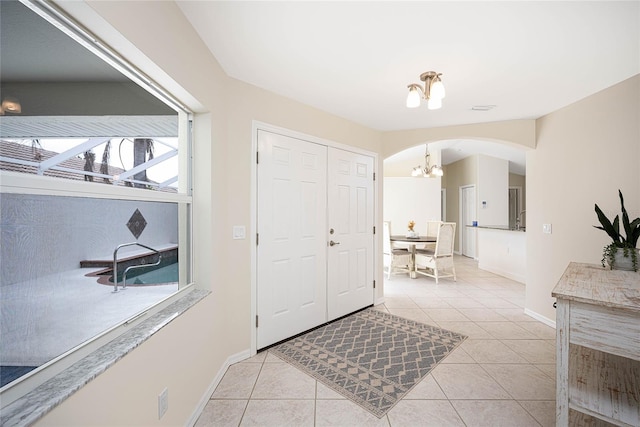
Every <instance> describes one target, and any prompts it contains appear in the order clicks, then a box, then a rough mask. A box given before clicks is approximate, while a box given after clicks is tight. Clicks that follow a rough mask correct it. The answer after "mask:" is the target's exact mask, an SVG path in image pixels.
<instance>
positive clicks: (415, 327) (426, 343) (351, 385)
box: [269, 308, 467, 418]
mask: <svg viewBox="0 0 640 427" xmlns="http://www.w3.org/2000/svg"><path fill="white" fill-rule="evenodd" d="M466 338H467V337H466V336H465V335H462V334H459V333H456V332H451V331H447V330H445V329H441V328H438V327H436V326H431V325H426V324H424V323H420V322H416V321H413V320H409V319H405V318H403V317H399V316H394V315H392V314H388V313H383V312H381V311H378V310H375V309H373V308H368V309H365V310H362V311H359V312H357V313H354V314H352V315H349V316H347V317H344V318H342V319H339V320H336V321H334V322H332V323H329V324H327V325H325V326H322V327H320V328H317V329H314V330H312V331H310V332H308V333H306V334H303V335H300V336H298V337H295V338H293V339H291V340H289V341H286V342H284V343H282V344H279V345H277V346H274V347H272V348H270V349H269V352H270V353H273V354H274V355H276V356H278V357H279V358H281V359H283V360H284V361H286V362H288V363H290V364H291V365H293V366H295V367H297V368H298V369H300V370H302V371H303V372H305V373H306V374H308V375H311V376H312V377H314V378H315V379H317V380H318V381H320V382H322V383H323V384H324V385H326V386H327V387H329V388H331V389H332V390H334V391H336V392H338V393H340V394H342V395H343V396H345V397H346V398H348V399H350V400H351V401H353V402H355V403H357V404H358V405H360V406H361V407H363V408H364V409H366V410H368V411H369V412H371V413H372V414H374V415H376V416H377V417H379V418H380V417H382V416H384V415H385V414H386V413H387V411H389V409H391V408H392V407H393V406H394V405H395V404H396V403H397V402H399V401H400V399H402V397H403V396H404V395H405V394H407V393H408V392H409V391H410V390H411V389H412V388H413V387H414V386H415V385H416V384H418V383H419V382H420V380H422V379H423V378H424V377H425V376H426V375H427V374H428V373H429V372H430V371H431V370H432V369H433V368H434V367H435V366H436V365H437V364H438V363H440V362H441V361H442V360H443V359H444V358H445V357H446V356H447V355H449V354H450V353H451V352H452V351H453V350H454V349H455V348H456V347H457V346H458V345H460V344H461V343H462V342H463V341H464V340H465V339H466Z"/></svg>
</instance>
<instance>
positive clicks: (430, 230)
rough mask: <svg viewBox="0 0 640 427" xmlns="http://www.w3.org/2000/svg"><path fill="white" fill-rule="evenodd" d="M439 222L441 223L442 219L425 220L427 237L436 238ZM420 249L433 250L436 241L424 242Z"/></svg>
mask: <svg viewBox="0 0 640 427" xmlns="http://www.w3.org/2000/svg"><path fill="white" fill-rule="evenodd" d="M440 224H442V221H433V220H429V221H427V237H435V238H436V240H437V237H438V229H439V228H440ZM422 249H430V250H432V251H435V250H436V242H430V243H425V244H424V246H423V247H422Z"/></svg>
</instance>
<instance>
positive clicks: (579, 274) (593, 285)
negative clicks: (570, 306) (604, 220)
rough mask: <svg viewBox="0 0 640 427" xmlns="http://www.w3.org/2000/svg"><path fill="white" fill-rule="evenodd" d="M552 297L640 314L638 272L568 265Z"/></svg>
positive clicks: (639, 277)
mask: <svg viewBox="0 0 640 427" xmlns="http://www.w3.org/2000/svg"><path fill="white" fill-rule="evenodd" d="M551 295H552V296H554V297H556V298H562V299H568V300H574V301H579V302H584V303H588V304H595V305H600V306H604V307H614V308H623V309H628V310H632V311H637V312H638V313H639V314H640V272H633V271H622V270H609V269H607V268H604V267H602V266H600V265H595V264H581V263H576V262H572V263H569V265H568V266H567V269H566V270H565V272H564V274H563V275H562V277H561V278H560V280H559V281H558V284H557V285H556V287H555V288H554V289H553V291H552V293H551Z"/></svg>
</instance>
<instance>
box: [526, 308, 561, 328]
mask: <svg viewBox="0 0 640 427" xmlns="http://www.w3.org/2000/svg"><path fill="white" fill-rule="evenodd" d="M524 314H526V315H527V316H530V317H533V318H534V319H536V320H538V321H540V322H542V323H544V324H545V325H547V326H551V327H552V328H553V329H555V328H556V321H555V320H551V319H549V318H547V317H544V316H543V315H541V314H538V313H536V312H535V311H531V310H529V309H528V308H525V309H524Z"/></svg>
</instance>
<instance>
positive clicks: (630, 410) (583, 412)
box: [552, 263, 640, 426]
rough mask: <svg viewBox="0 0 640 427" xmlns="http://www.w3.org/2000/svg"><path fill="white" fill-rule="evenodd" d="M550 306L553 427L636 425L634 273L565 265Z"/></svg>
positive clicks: (639, 343)
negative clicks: (554, 353)
mask: <svg viewBox="0 0 640 427" xmlns="http://www.w3.org/2000/svg"><path fill="white" fill-rule="evenodd" d="M552 295H553V296H554V297H555V298H557V308H556V339H557V349H556V351H557V359H556V376H557V377H556V378H557V384H556V387H557V391H556V425H557V426H567V425H582V424H585V421H584V420H585V419H588V420H590V421H589V422H588V423H587V424H590V425H606V424H607V423H609V424H612V425H618V426H640V272H638V273H634V272H629V271H618V270H613V271H612V270H608V269H604V268H602V267H601V266H599V265H591V264H579V263H570V264H569V266H568V267H567V269H566V271H565V272H564V274H563V276H562V277H561V278H560V281H559V282H558V284H557V285H556V287H555V288H554V290H553V292H552Z"/></svg>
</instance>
